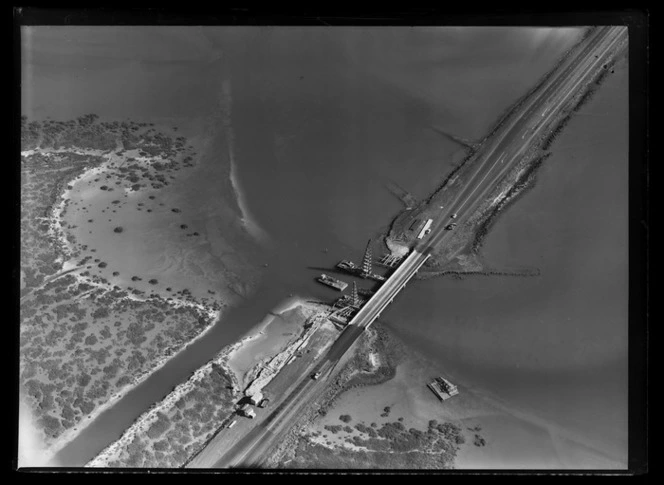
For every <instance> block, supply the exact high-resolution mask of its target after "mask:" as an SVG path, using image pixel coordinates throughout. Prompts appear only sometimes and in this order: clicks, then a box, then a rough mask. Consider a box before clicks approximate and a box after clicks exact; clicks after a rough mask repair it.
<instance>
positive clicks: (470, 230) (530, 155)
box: [382, 29, 627, 278]
mask: <svg viewBox="0 0 664 485" xmlns="http://www.w3.org/2000/svg"><path fill="white" fill-rule="evenodd" d="M590 32H591V30H590V29H589V30H588V31H587V32H586V33H585V34H584V36H583V37H584V38H585V37H586V36H587V35H589V33H590ZM578 45H579V44H576V45H575V46H573V47H572V48H570V49H569V50H568V51H567V52H566V53H565V54H564V55H563V56H562V57H561V58H560V60H559V61H558V62H557V63H556V65H555V66H554V67H553V68H552V69H551V70H550V71H549V72H548V73H547V74H546V75H545V76H543V77H542V79H541V80H540V81H539V82H538V83H537V85H536V86H535V87H534V88H533V89H531V90H530V91H529V92H528V93H527V94H526V95H524V96H523V97H521V98H520V99H519V100H518V101H517V102H516V103H515V104H514V105H512V106H511V107H510V108H508V110H507V111H506V112H505V113H504V114H503V115H502V116H501V117H500V118H499V120H498V121H497V122H496V123H495V125H494V126H493V128H492V129H491V130H490V131H489V134H488V135H486V136H485V137H484V138H482V140H481V141H480V142H479V143H478V144H476V146H477V147H479V146H480V145H481V144H482V143H483V142H484V141H485V140H487V139H488V138H489V137H490V136H491V135H492V134H493V133H495V132H496V130H498V129H499V128H500V126H502V124H503V123H504V122H505V121H507V120H508V119H509V118H510V117H511V116H513V115H514V113H515V112H516V111H517V110H518V108H519V106H520V105H521V104H522V103H523V101H524V100H525V99H526V98H527V97H528V96H529V95H530V94H531V93H532V92H534V91H535V90H536V89H537V88H538V87H539V86H541V85H542V83H544V82H545V81H546V80H547V79H548V78H549V77H550V76H551V75H552V74H553V72H555V70H556V69H557V68H558V67H559V66H560V64H561V63H562V62H563V61H564V60H565V59H566V58H567V57H568V56H569V55H570V54H571V53H572V52H573V51H574V50H575V49H577V48H578ZM626 55H627V52H626V49H625V44H624V43H623V44H620V45H618V46H617V47H615V48H614V51H613V57H612V58H611V60H610V61H608V62H607V63H606V64H605V65H604V66H602V68H601V69H599V70H598V71H597V72H596V73H595V75H594V77H593V78H592V79H591V80H589V81H588V82H587V83H586V84H585V85H584V86H583V88H582V89H580V90H579V91H578V92H577V93H576V95H575V96H574V97H572V98H571V99H570V100H569V101H568V102H567V104H566V105H565V106H564V107H563V109H561V111H560V113H559V114H558V116H557V117H556V118H555V119H554V120H552V121H551V122H550V125H551V128H550V130H547V133H546V134H544V135H542V136H541V137H540V138H539V139H538V140H536V141H535V142H534V143H533V144H532V145H531V147H530V148H529V150H528V151H527V153H525V154H524V156H523V157H522V160H521V161H520V162H519V164H518V165H517V166H516V167H514V168H513V169H512V170H511V171H510V172H509V173H507V174H506V175H505V177H504V178H503V179H502V180H501V181H500V183H499V184H498V185H497V186H496V188H495V189H494V190H493V191H492V192H491V193H490V194H488V195H487V198H486V199H485V201H484V202H483V204H482V206H481V207H480V208H479V209H478V210H477V212H476V215H475V216H474V217H473V218H472V219H471V220H469V221H468V222H467V223H466V224H464V225H462V226H459V227H458V228H457V230H456V231H455V234H454V237H453V238H452V239H451V240H450V244H449V245H448V246H447V249H446V250H439V251H438V252H434V253H433V256H434V257H432V258H430V259H429V260H428V261H427V262H426V263H425V265H424V267H423V274H422V275H421V276H419V278H431V277H434V276H437V275H440V276H443V275H447V274H454V275H456V277H461V275H464V274H469V275H470V274H475V275H477V274H483V275H494V274H495V275H501V276H508V275H509V276H526V277H530V276H538V275H539V270H538V269H532V270H524V271H523V273H520V272H518V271H507V270H494V269H489V268H485V267H484V264H483V263H482V261H481V260H480V258H479V253H480V251H481V247H482V244H483V242H484V240H485V239H486V236H487V235H488V233H489V231H490V229H491V227H492V226H493V224H495V222H496V220H497V219H498V217H500V215H501V214H502V213H503V212H504V211H505V210H506V209H508V208H509V207H510V206H511V205H512V204H513V203H514V202H516V201H517V200H518V199H520V198H521V197H522V196H524V195H525V194H526V193H527V192H528V191H529V190H531V189H532V187H533V186H534V184H535V183H536V176H537V172H538V169H539V168H540V167H541V166H542V165H543V163H544V162H545V161H546V160H547V159H548V158H549V157H550V156H551V154H552V153H551V151H550V150H551V147H552V145H553V143H554V141H555V139H556V138H557V137H558V135H559V134H560V133H561V131H562V130H563V129H564V127H565V126H566V124H567V123H568V122H569V120H570V119H571V117H572V116H573V115H574V114H575V113H576V112H577V111H578V110H579V109H580V108H581V107H582V106H583V105H585V104H586V103H587V102H588V101H589V100H590V99H592V97H593V96H594V94H595V93H596V91H597V89H598V88H599V87H600V85H601V83H602V81H603V80H605V79H606V77H607V76H608V75H609V73H610V72H613V69H614V67H615V65H616V63H618V62H620V61H621V60H623V59H624V58H625V57H626ZM476 153H477V148H470V149H468V151H467V154H466V156H465V157H464V158H463V159H462V160H461V162H460V163H458V164H457V165H456V166H455V168H454V169H453V170H452V171H451V172H450V173H449V174H448V175H446V176H445V178H444V179H443V181H442V183H441V184H440V185H439V187H438V188H437V189H436V190H434V192H433V193H432V194H431V195H430V196H429V197H428V198H427V199H425V200H423V201H420V202H419V203H418V204H417V205H416V206H415V207H412V208H406V209H405V210H402V211H401V212H400V213H399V214H397V216H396V217H395V218H394V219H393V220H392V222H391V223H390V225H389V227H388V229H387V230H386V232H385V233H384V234H383V235H382V236H383V237H382V240H383V242H384V246H385V247H386V248H387V250H388V251H389V252H390V253H391V254H392V255H394V256H400V255H402V254H403V253H404V252H406V251H407V247H408V246H409V245H411V244H412V242H413V241H414V240H415V239H414V238H415V234H413V233H412V231H411V230H410V229H409V228H410V227H411V226H412V224H413V221H414V220H415V219H418V218H419V219H422V220H424V219H426V218H427V217H429V215H431V214H433V213H434V212H435V211H434V210H433V209H432V207H435V206H437V205H446V204H447V203H448V202H449V201H450V200H451V199H452V197H453V195H454V192H456V191H457V190H460V188H461V186H462V185H463V179H464V177H465V176H466V174H467V173H468V171H469V167H470V166H471V165H472V163H473V161H474V160H475V156H476ZM449 255H457V256H455V258H449V257H448V256H449ZM440 261H449V263H446V264H443V265H441V263H440ZM468 261H473V262H474V263H475V264H470V265H467V264H466V263H467V262H468Z"/></svg>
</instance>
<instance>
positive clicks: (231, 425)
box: [226, 419, 237, 429]
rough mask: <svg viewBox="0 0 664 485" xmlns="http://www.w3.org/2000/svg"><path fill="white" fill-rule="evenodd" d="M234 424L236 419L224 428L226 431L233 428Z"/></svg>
mask: <svg viewBox="0 0 664 485" xmlns="http://www.w3.org/2000/svg"><path fill="white" fill-rule="evenodd" d="M235 423H237V419H234V420H233V421H231V423H230V424H229V425H228V426H226V427H227V428H228V429H230V428H232V427H233V426H235Z"/></svg>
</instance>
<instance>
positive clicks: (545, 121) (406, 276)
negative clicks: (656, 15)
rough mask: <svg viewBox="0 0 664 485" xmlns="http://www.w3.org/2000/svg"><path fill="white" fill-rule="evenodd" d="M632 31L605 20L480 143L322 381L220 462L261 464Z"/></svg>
mask: <svg viewBox="0 0 664 485" xmlns="http://www.w3.org/2000/svg"><path fill="white" fill-rule="evenodd" d="M626 36H627V29H626V28H623V27H600V28H597V29H595V30H594V31H593V32H592V33H591V34H590V35H589V36H588V37H587V38H586V39H585V40H584V44H583V45H582V46H581V48H580V50H578V51H577V52H576V53H573V54H572V55H571V56H569V57H568V58H567V59H565V61H563V63H562V64H561V65H560V66H559V67H558V69H557V70H556V72H554V73H553V75H552V76H550V77H549V78H548V79H547V80H546V81H545V82H544V83H543V84H542V85H541V86H540V87H539V88H538V89H537V90H536V91H535V92H534V93H532V94H531V95H530V96H529V97H528V98H527V99H526V100H525V101H524V102H523V104H522V105H521V106H520V108H519V110H518V112H515V113H513V114H512V115H511V116H510V117H509V118H508V119H507V120H505V122H504V123H503V124H502V125H501V127H500V128H499V129H498V131H497V132H496V133H495V134H494V135H493V137H492V138H491V139H489V140H487V141H485V143H484V144H483V145H482V147H481V148H480V150H479V151H478V152H477V154H476V155H475V157H476V159H475V160H474V161H472V162H470V163H471V164H472V165H469V167H470V168H469V170H470V172H469V173H466V174H465V175H464V179H465V186H464V187H463V189H462V190H460V191H459V193H458V194H457V196H456V197H455V198H454V200H453V201H452V202H451V203H448V204H447V206H446V207H445V208H444V210H441V213H440V215H439V217H437V218H436V220H435V221H434V224H433V225H432V230H431V233H430V234H429V236H427V237H426V238H425V239H424V240H423V241H422V242H420V243H419V244H418V245H417V246H416V247H415V248H414V249H413V251H412V252H411V253H410V255H409V256H408V257H407V258H406V259H405V260H404V261H403V262H402V263H401V264H400V265H399V267H398V268H396V270H395V271H394V273H392V275H391V276H390V277H389V278H388V279H387V281H385V283H383V285H382V286H381V287H380V288H379V289H378V291H377V292H376V293H375V294H374V296H373V297H372V298H371V299H370V300H369V301H368V302H367V303H366V304H365V305H364V306H363V307H362V309H361V310H360V311H359V312H358V313H357V314H356V315H355V317H354V318H353V320H352V321H351V324H350V325H348V326H347V327H346V329H344V331H343V332H342V334H341V335H340V336H339V338H338V339H337V341H336V342H335V343H334V344H333V346H332V347H331V348H330V350H329V351H328V353H327V354H326V356H325V357H324V358H323V359H322V360H321V362H320V363H319V364H317V365H316V367H315V368H314V372H321V376H320V378H319V379H318V380H314V379H312V378H311V377H310V376H303V377H302V378H301V381H300V382H299V383H298V384H297V386H296V387H295V388H294V390H293V391H291V393H290V394H289V395H288V396H286V398H285V399H283V401H282V402H281V403H280V404H279V405H278V406H277V407H275V408H273V409H272V410H271V411H270V414H269V416H268V417H267V419H266V420H265V421H264V422H263V423H261V424H260V425H259V426H257V427H256V428H254V429H253V430H252V431H251V432H250V433H248V434H247V435H246V436H244V437H243V438H242V439H241V440H240V441H239V442H238V443H236V444H235V445H234V446H233V447H232V448H231V449H230V450H228V451H227V452H226V453H225V454H224V455H223V456H221V457H220V459H219V461H217V463H216V464H215V467H232V466H235V467H238V466H261V465H263V464H264V460H265V457H266V454H267V452H268V451H269V450H270V449H271V448H272V447H273V446H274V445H275V444H277V443H278V442H279V441H280V440H281V439H282V438H283V437H284V435H285V434H286V433H287V431H288V430H289V429H290V428H291V426H292V425H293V424H294V423H295V421H296V420H297V417H298V416H299V412H300V411H301V410H302V409H303V407H304V406H305V405H306V404H307V403H308V402H311V400H312V399H313V398H315V397H316V396H317V395H319V394H321V393H322V392H323V391H324V388H325V383H324V381H325V378H326V377H327V376H328V375H329V374H330V373H331V372H332V370H333V369H334V367H335V366H336V364H337V363H338V362H339V360H340V359H341V358H342V357H343V356H344V355H345V354H346V352H347V351H348V349H350V348H351V346H352V345H353V343H355V342H356V341H357V339H358V337H359V336H360V335H361V334H362V333H363V331H364V330H365V329H366V328H367V327H369V325H371V324H372V323H373V322H374V321H375V320H376V319H377V318H378V317H379V316H380V314H381V312H382V311H383V310H384V309H385V308H386V307H387V306H388V305H389V304H390V303H391V302H392V300H393V299H394V297H395V296H396V295H397V294H398V293H399V291H401V289H403V287H404V286H405V285H406V283H407V282H408V281H409V280H410V279H411V278H412V277H413V276H414V275H415V273H416V272H417V270H418V269H419V268H420V267H421V266H422V265H423V264H424V262H425V261H426V260H427V259H428V258H429V257H430V255H431V254H430V253H431V251H432V250H433V249H434V248H435V247H437V246H439V245H441V244H444V243H445V241H446V239H448V238H449V237H450V235H451V234H452V233H453V231H448V230H445V226H447V224H449V223H450V222H451V221H452V219H451V215H452V214H454V213H456V214H457V217H456V219H454V220H455V222H457V223H458V224H459V225H461V224H462V223H463V222H465V221H467V220H468V219H469V218H470V217H471V216H472V214H473V213H474V211H476V210H477V208H478V207H479V206H480V205H481V204H482V202H483V201H484V199H485V197H486V196H487V195H488V193H489V192H490V191H491V190H492V189H493V188H494V187H495V186H496V183H497V182H499V181H500V180H501V179H502V178H503V177H504V176H505V174H506V173H507V172H508V171H509V170H511V169H512V168H514V166H515V165H516V164H517V163H518V162H519V160H520V159H521V156H522V155H523V154H524V153H525V151H526V150H527V149H528V147H529V146H530V144H531V143H532V142H533V140H535V139H537V138H538V137H540V136H541V135H542V134H543V133H544V132H545V131H546V130H547V129H549V122H550V121H551V120H553V119H554V118H555V117H556V115H557V114H559V111H560V109H561V108H562V107H564V106H565V104H566V103H567V102H568V101H569V100H570V98H571V97H573V96H574V95H575V94H577V90H578V88H579V87H580V86H582V85H585V83H586V82H588V81H589V80H590V79H591V78H592V76H593V75H594V73H595V72H596V68H597V67H598V65H601V64H602V63H605V62H607V56H608V55H609V52H610V51H611V49H612V48H613V47H614V46H616V45H617V44H618V43H619V42H621V41H622V40H625V39H626Z"/></svg>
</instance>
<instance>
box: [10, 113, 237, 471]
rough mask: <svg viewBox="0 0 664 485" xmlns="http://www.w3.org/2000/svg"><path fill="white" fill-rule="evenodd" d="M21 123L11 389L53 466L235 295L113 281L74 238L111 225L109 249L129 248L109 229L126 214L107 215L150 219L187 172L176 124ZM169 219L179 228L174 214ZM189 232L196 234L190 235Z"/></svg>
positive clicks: (155, 282) (145, 280)
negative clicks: (131, 210) (16, 356)
mask: <svg viewBox="0 0 664 485" xmlns="http://www.w3.org/2000/svg"><path fill="white" fill-rule="evenodd" d="M21 121H22V125H21V149H22V151H21V200H22V214H21V255H20V256H21V293H20V295H21V306H20V319H21V330H20V345H21V354H20V384H21V388H22V390H23V393H22V394H23V400H24V401H25V403H26V404H27V408H28V409H30V411H31V413H32V415H33V421H34V423H35V425H36V426H35V427H36V430H34V431H35V432H36V434H37V435H39V436H40V438H41V440H42V441H43V443H44V445H45V452H44V453H45V455H47V456H48V457H49V458H52V457H53V456H54V455H55V454H57V452H58V451H59V450H61V449H62V448H63V447H64V446H65V445H66V444H67V443H69V442H71V441H72V440H73V439H75V438H76V436H77V435H78V434H79V433H80V432H81V431H82V430H83V429H84V428H85V427H86V426H87V425H89V424H90V423H91V422H92V421H94V419H95V418H96V417H97V416H99V415H100V414H101V413H102V412H103V411H104V410H106V409H108V408H109V407H111V406H112V405H113V404H114V403H115V402H117V400H119V399H120V398H121V397H122V396H124V395H125V394H126V393H127V392H128V391H129V390H131V389H132V388H134V387H135V386H137V385H138V384H139V383H141V382H143V381H144V380H145V379H147V377H149V376H150V375H151V374H152V373H153V372H155V371H156V370H158V369H159V368H161V367H162V366H163V365H164V364H165V363H166V362H167V361H168V360H169V359H171V358H172V357H173V356H175V355H176V354H177V353H178V352H180V351H182V350H183V349H184V348H186V347H187V346H189V345H190V344H191V343H192V342H194V341H195V340H196V339H198V338H201V337H202V336H203V335H205V334H206V332H207V331H209V330H210V329H211V328H212V327H213V326H214V324H215V323H216V322H217V321H218V319H219V316H220V315H221V313H222V311H223V309H224V308H225V307H226V306H228V305H230V304H232V303H233V302H234V298H235V296H234V295H233V294H232V292H230V291H226V290H221V289H220V288H218V287H215V289H214V290H212V289H211V288H209V287H208V288H207V289H205V290H204V288H203V287H201V288H192V290H193V291H192V290H190V289H189V288H183V289H180V290H179V291H176V289H175V288H173V289H172V288H170V287H167V288H164V286H165V285H163V284H162V283H161V282H160V281H159V277H154V276H150V277H143V276H142V275H141V276H139V275H136V274H135V275H134V276H133V277H131V278H130V277H129V276H130V275H125V274H122V275H121V274H120V271H119V270H118V268H116V266H117V261H114V260H113V258H111V260H109V261H108V262H107V261H104V260H103V259H104V257H105V255H104V254H103V252H102V251H103V250H102V251H100V253H98V254H97V248H91V247H89V244H83V243H82V242H81V241H80V240H79V237H77V236H78V235H79V234H80V233H81V227H80V226H83V225H84V224H87V225H88V227H89V230H88V231H87V233H89V234H93V231H98V232H100V233H101V234H102V236H100V237H102V239H108V238H109V237H110V236H103V233H104V231H106V230H113V228H114V227H115V230H114V233H115V234H116V236H115V237H116V238H125V239H118V241H119V242H117V243H114V244H115V245H121V244H123V242H122V241H127V242H126V243H125V244H132V243H131V242H130V241H132V239H130V238H131V237H132V234H131V233H130V234H129V235H128V236H127V232H130V231H126V230H124V229H120V230H118V227H120V228H123V226H124V224H123V217H124V218H129V217H130V216H129V215H118V216H115V215H111V214H116V212H121V210H122V207H123V206H124V205H126V204H127V203H128V202H129V201H132V202H134V203H136V204H137V207H136V209H137V211H141V210H145V212H158V210H159V206H165V205H166V203H167V202H168V200H167V199H164V201H163V202H160V195H161V194H162V192H163V190H164V188H165V187H167V186H169V185H171V184H172V183H174V182H176V181H177V178H178V177H177V172H180V171H183V172H184V173H189V172H191V171H192V170H195V169H196V166H197V159H198V158H199V157H198V153H197V152H196V149H195V147H194V146H192V145H190V144H189V143H188V142H187V139H186V138H185V137H183V136H178V134H177V128H172V129H170V128H167V127H165V126H164V127H161V126H159V127H156V126H155V125H154V123H137V122H133V121H122V122H120V121H100V120H99V118H98V117H97V116H96V115H94V114H90V115H85V116H81V117H79V118H77V119H75V120H69V121H55V120H51V119H46V120H42V121H30V120H28V119H27V118H26V117H22V120H21ZM111 192H113V193H112V194H111ZM116 192H117V193H118V195H115V193H116ZM104 197H106V199H109V198H112V199H114V200H113V201H112V204H111V203H110V201H107V200H106V199H104ZM87 200H92V202H90V203H89V205H86V204H85V203H86V201H87ZM105 202H109V204H108V205H107V206H105V207H104V206H103V204H104V203H105ZM148 203H152V205H154V207H152V208H148V207H150V206H149V204H148ZM95 204H96V205H95ZM157 204H158V205H157ZM77 206H78V207H77ZM166 209H168V207H164V208H163V209H161V213H160V214H161V215H160V217H162V218H164V217H165V216H164V213H166V214H168V212H167V210H166ZM126 210H128V209H125V211H126ZM95 211H96V212H97V214H99V213H100V212H101V213H103V212H108V214H107V216H108V217H110V218H111V219H109V221H108V222H109V223H108V224H106V223H103V222H99V221H97V222H96V221H94V220H93V219H94V218H99V216H98V215H95V216H91V214H92V213H93V212H95ZM99 211H100V212H99ZM171 212H172V217H173V219H174V220H177V219H176V218H177V217H178V216H180V213H181V212H182V210H181V208H179V207H173V208H172V211H171ZM121 214H122V213H121ZM88 217H89V219H88ZM102 217H104V216H102ZM150 217H153V216H150ZM113 218H117V219H116V221H113V222H111V220H112V219H113ZM187 228H188V227H187V225H186V224H180V229H181V230H182V231H183V232H184V230H185V229H187ZM77 231H78V232H77ZM186 236H188V237H189V238H194V239H195V238H200V237H201V236H200V234H199V232H197V231H195V230H194V231H193V232H192V231H189V232H188V233H187V235H186ZM90 237H92V236H90ZM127 238H128V239H127Z"/></svg>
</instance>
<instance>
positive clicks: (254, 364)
mask: <svg viewBox="0 0 664 485" xmlns="http://www.w3.org/2000/svg"><path fill="white" fill-rule="evenodd" d="M324 310H325V308H324V307H322V306H321V305H317V304H311V303H307V302H304V301H302V300H298V299H296V300H294V301H292V302H291V303H290V304H289V305H287V306H286V307H285V308H282V309H280V312H279V313H275V315H274V316H271V317H270V318H269V319H268V321H267V322H263V323H262V324H261V325H259V326H257V327H256V329H254V331H252V332H250V333H249V334H247V335H246V336H245V337H244V338H243V339H241V340H240V341H239V342H236V343H235V344H232V345H230V346H228V347H226V348H224V349H222V350H221V351H220V352H219V354H218V355H217V356H216V357H215V358H214V359H213V360H211V361H210V362H208V364H206V365H205V366H203V367H201V368H200V369H198V370H197V371H196V372H195V373H194V374H193V375H192V376H191V377H190V378H189V380H188V381H186V382H185V383H183V384H181V385H179V386H178V387H176V388H175V389H174V390H173V392H171V393H170V394H169V395H168V396H166V398H165V399H163V400H162V401H161V402H159V403H157V404H155V406H154V407H153V408H152V409H150V410H149V411H148V412H146V413H144V414H143V415H142V416H141V417H140V418H139V419H138V420H137V421H136V422H135V423H134V424H133V425H132V426H131V427H130V428H129V429H128V430H127V431H126V432H125V433H124V434H123V436H122V437H121V438H120V439H119V440H118V441H116V442H115V443H113V444H112V445H110V446H109V447H108V448H107V449H105V450H104V451H102V452H101V453H100V454H99V455H98V456H97V457H96V458H95V459H94V460H92V461H91V462H90V463H88V465H87V466H89V467H116V468H120V467H151V468H175V467H181V466H183V465H186V464H188V463H189V462H190V461H191V460H192V458H194V457H196V459H197V460H201V459H205V457H206V456H208V455H209V456H211V457H214V456H216V454H217V453H218V451H219V450H218V448H216V447H215V444H214V442H213V441H215V440H216V441H223V443H224V444H227V443H228V442H229V433H233V434H234V435H235V434H237V433H241V432H243V431H246V428H247V426H253V425H255V424H256V423H257V422H259V421H260V416H259V417H258V418H257V419H256V420H249V419H247V418H243V417H239V416H238V415H236V414H235V412H236V409H237V407H238V405H239V404H241V403H242V402H244V401H246V398H247V396H249V395H253V394H256V393H261V394H262V396H263V397H264V398H267V399H268V400H272V401H276V400H278V397H279V394H280V393H283V391H284V389H285V387H287V386H288V385H289V383H290V381H291V379H292V377H289V376H290V375H291V373H292V372H293V369H294V370H295V372H301V370H302V369H301V365H302V364H303V362H308V364H310V361H311V360H312V359H313V358H315V357H317V356H318V354H319V353H320V351H321V350H322V349H323V348H325V347H326V346H327V345H329V343H331V341H332V340H333V335H331V334H334V333H335V331H334V330H333V329H331V328H329V326H330V324H329V323H328V324H325V323H323V322H322V321H320V320H318V319H317V318H316V317H317V316H318V315H320V314H321V312H323V311H324ZM243 361H250V362H251V364H250V365H249V366H248V367H245V366H238V363H239V362H243ZM308 364H307V363H305V365H308ZM255 410H256V411H257V412H258V413H260V414H262V413H263V411H262V410H261V409H260V408H258V407H256V408H255ZM234 420H235V421H236V425H235V426H233V429H232V430H231V429H225V428H226V427H227V426H228V424H229V423H230V422H232V421H234ZM238 421H240V422H238ZM199 453H200V455H199ZM212 464H213V463H212Z"/></svg>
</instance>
